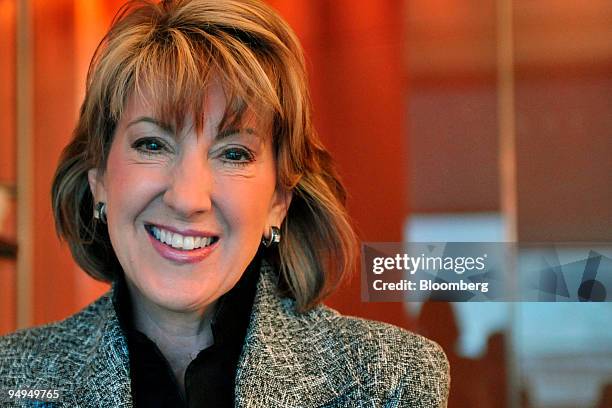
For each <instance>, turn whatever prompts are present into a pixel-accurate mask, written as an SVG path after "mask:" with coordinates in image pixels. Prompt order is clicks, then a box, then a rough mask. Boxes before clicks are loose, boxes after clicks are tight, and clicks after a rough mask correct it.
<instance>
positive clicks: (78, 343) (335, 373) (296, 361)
mask: <svg viewBox="0 0 612 408" xmlns="http://www.w3.org/2000/svg"><path fill="white" fill-rule="evenodd" d="M261 269H262V270H261V272H262V273H261V274H260V278H259V282H258V284H257V293H256V295H255V301H254V305H253V312H252V315H251V321H250V323H249V328H248V330H247V335H246V338H245V343H244V347H243V351H242V354H241V357H240V361H239V364H238V369H237V372H236V388H235V401H236V404H235V405H236V406H237V407H252V408H256V407H262V408H263V407H266V408H277V407H278V408H280V407H304V408H306V407H423V408H434V407H436V408H438V407H445V406H446V400H447V396H448V390H449V366H448V362H447V359H446V357H445V355H444V353H443V351H442V349H441V348H440V347H439V346H438V345H437V344H436V343H434V342H432V341H430V340H427V339H426V338H424V337H421V336H418V335H416V334H413V333H410V332H407V331H405V330H403V329H400V328H397V327H394V326H391V325H388V324H384V323H379V322H373V321H368V320H363V319H359V318H352V317H344V316H341V315H340V314H338V313H337V312H336V311H334V310H332V309H330V308H328V307H326V306H323V305H321V306H318V307H316V308H314V309H313V310H311V311H309V312H307V313H302V314H299V313H297V312H296V311H295V308H294V302H293V301H292V300H291V299H287V298H283V297H281V296H280V295H279V292H278V290H277V285H276V281H277V278H276V274H275V273H274V271H273V270H272V268H271V267H270V266H269V265H268V264H266V263H262V267H261ZM111 299H112V289H111V291H109V292H108V293H107V294H105V295H103V296H102V297H101V298H99V299H98V300H97V301H95V302H94V303H92V304H91V305H89V306H88V307H86V308H85V309H83V310H82V311H80V312H79V313H77V314H75V315H73V316H71V317H69V318H67V319H65V320H63V321H60V322H57V323H53V324H49V325H46V326H42V327H37V328H32V329H27V330H23V331H19V332H16V333H13V334H10V335H7V336H4V337H0V391H2V392H6V391H7V390H8V389H60V390H62V394H61V398H60V399H59V400H57V401H56V402H52V403H46V404H40V403H39V404H36V403H35V402H33V401H21V402H10V403H7V402H6V401H5V402H0V406H2V407H9V406H15V407H17V406H18V407H22V406H27V407H34V406H36V407H41V406H45V407H71V408H73V407H79V408H81V407H82V408H85V407H87V408H93V407H96V408H117V407H125V408H128V407H132V399H131V391H130V373H129V367H130V365H129V356H128V347H127V342H126V338H125V336H124V334H123V332H122V330H121V328H120V326H119V322H118V319H117V315H116V313H115V310H114V307H113V305H112V300H111ZM0 401H1V397H0Z"/></svg>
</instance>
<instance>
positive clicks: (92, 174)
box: [87, 169, 106, 204]
mask: <svg viewBox="0 0 612 408" xmlns="http://www.w3.org/2000/svg"><path fill="white" fill-rule="evenodd" d="M87 181H89V189H90V190H91V194H92V195H93V198H94V204H95V203H98V202H100V201H102V202H106V188H104V175H103V173H102V171H101V170H99V169H89V171H88V172H87Z"/></svg>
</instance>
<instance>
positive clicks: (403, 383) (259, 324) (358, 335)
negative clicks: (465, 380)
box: [251, 279, 450, 407]
mask: <svg viewBox="0 0 612 408" xmlns="http://www.w3.org/2000/svg"><path fill="white" fill-rule="evenodd" d="M262 281H263V282H260V284H261V287H260V290H259V293H258V298H257V300H256V313H255V322H254V323H255V324H254V325H253V331H254V333H252V334H254V335H255V336H256V337H259V338H260V339H261V342H262V343H263V344H264V346H263V347H261V350H259V351H261V352H260V353H259V354H260V355H261V357H262V358H263V359H266V361H251V362H253V363H256V364H261V365H262V366H263V367H266V368H270V369H272V370H273V371H275V372H278V373H284V374H283V375H284V376H286V377H287V378H289V379H288V380H287V381H285V380H283V379H282V376H283V375H280V374H279V375H278V376H277V378H276V381H280V382H282V383H283V387H296V385H295V384H293V383H295V382H299V383H300V384H298V387H300V388H302V389H310V390H311V391H313V392H322V389H323V388H326V387H327V388H329V389H331V390H334V392H336V393H340V394H344V395H353V396H354V401H358V402H363V401H364V400H367V401H378V402H379V403H383V402H384V403H388V402H393V403H395V402H397V404H398V405H397V406H411V407H441V406H445V403H446V399H447V396H448V389H449V381H450V380H449V365H448V360H447V359H446V356H445V354H444V352H443V351H442V349H441V347H440V346H439V345H437V344H436V343H435V342H433V341H431V340H428V339H426V338H425V337H422V336H420V335H417V334H415V333H412V332H409V331H406V330H404V329H401V328H399V327H395V326H392V325H390V324H386V323H382V322H375V321H370V320H365V319H360V318H355V317H347V316H342V315H341V314H339V313H338V312H336V311H335V310H333V309H331V308H329V307H326V306H324V305H320V306H317V307H315V308H313V309H312V310H310V311H308V312H306V313H298V312H297V311H296V310H295V307H294V303H293V301H292V300H291V299H287V298H282V297H281V296H280V295H279V294H278V292H276V291H275V288H274V285H273V282H272V283H271V282H270V281H269V280H268V282H266V279H263V280H262ZM271 365H273V367H270V366H271ZM287 367H291V369H290V370H289V369H287ZM290 371H291V372H290ZM308 381H310V382H311V383H312V384H315V385H312V384H311V385H306V382H308ZM313 387H314V388H316V389H312V388H313ZM330 394H331V392H330ZM302 395H303V394H302ZM347 398H348V397H347ZM351 401H353V400H351ZM354 401H353V402H354ZM404 404H407V405H404ZM349 405H350V404H349Z"/></svg>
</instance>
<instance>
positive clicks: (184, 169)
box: [163, 149, 213, 218]
mask: <svg viewBox="0 0 612 408" xmlns="http://www.w3.org/2000/svg"><path fill="white" fill-rule="evenodd" d="M194 150H196V149H194ZM200 153H201V152H199V151H197V150H196V151H193V152H187V153H184V154H183V155H181V156H182V157H181V158H180V159H179V160H178V161H177V162H176V163H175V165H174V166H173V169H172V173H171V177H170V182H169V185H168V188H167V189H166V191H165V192H164V195H163V200H164V203H165V204H166V205H167V206H168V207H170V208H171V209H172V210H173V211H174V212H176V213H177V215H178V216H180V217H183V218H191V217H193V216H195V215H197V214H200V213H205V212H207V211H209V210H210V209H211V207H212V202H211V188H212V183H213V177H212V172H211V169H210V166H209V164H208V161H207V160H206V158H205V157H204V156H203V155H201V154H200Z"/></svg>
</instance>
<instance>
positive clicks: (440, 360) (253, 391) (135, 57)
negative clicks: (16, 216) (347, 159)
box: [0, 0, 449, 407]
mask: <svg viewBox="0 0 612 408" xmlns="http://www.w3.org/2000/svg"><path fill="white" fill-rule="evenodd" d="M305 78H306V75H305V72H304V61H303V55H302V51H301V49H300V46H299V43H298V42H297V40H296V38H295V36H294V34H293V33H292V31H291V29H290V28H289V27H288V26H287V25H286V23H285V22H284V21H283V20H281V19H280V17H279V16H278V15H277V14H276V13H275V12H274V11H273V10H272V9H270V8H269V7H267V6H266V5H264V4H262V3H260V2H258V1H255V0H243V1H234V0H224V1H218V0H214V1H213V0H175V1H170V0H166V1H162V2H161V3H153V2H150V1H132V2H129V3H127V4H126V6H125V7H124V8H123V9H122V11H121V12H120V13H119V14H118V16H117V17H116V19H115V21H114V23H113V25H112V27H111V29H110V31H109V32H108V34H107V35H106V37H105V38H104V39H103V41H102V42H101V44H100V46H99V47H98V50H97V52H96V54H95V56H94V58H93V60H92V63H91V66H90V70H89V75H88V82H87V92H86V96H85V100H84V102H83V105H82V108H81V112H80V117H79V121H78V124H77V127H76V129H75V134H74V138H73V140H72V142H71V143H70V144H69V145H68V146H67V147H66V149H65V151H64V154H63V156H62V159H61V161H60V164H59V167H58V170H57V173H56V175H55V180H54V183H53V191H52V196H53V208H54V212H55V217H56V226H57V229H58V232H59V234H60V235H61V236H62V237H63V238H64V239H65V240H66V241H67V242H68V244H69V245H70V248H71V250H72V254H73V256H74V258H75V260H76V261H77V262H78V263H79V265H80V266H81V267H82V268H83V269H84V270H85V271H86V272H87V273H89V274H90V275H91V276H93V277H94V278H96V279H100V280H105V281H109V282H111V283H112V289H111V291H110V292H109V293H107V294H106V295H104V296H103V297H101V298H100V299H98V300H97V301H96V302H94V303H93V304H91V305H90V306H89V307H88V308H86V309H84V310H83V311H81V312H80V313H77V314H76V315H74V316H71V317H69V318H68V319H66V320H64V321H62V322H59V323H55V324H51V325H48V326H45V327H41V328H34V329H29V330H25V331H22V332H18V333H15V334H11V335H9V336H6V337H3V338H1V339H0V390H4V389H34V388H41V389H52V390H60V391H61V396H56V397H53V398H59V400H57V401H56V402H59V403H60V404H61V406H70V407H90V406H91V407H93V406H95V407H117V406H125V407H129V406H137V407H159V406H164V407H179V406H188V407H200V406H224V407H225V406H251V407H258V406H261V407H294V406H305V407H315V406H323V405H325V406H331V407H333V406H338V407H340V406H342V407H350V406H363V405H368V406H410V407H440V406H444V405H445V404H446V398H447V393H448V381H449V379H448V363H447V361H446V358H445V356H444V353H443V352H442V351H441V349H440V348H439V346H437V345H436V344H435V343H433V342H430V341H429V340H427V339H424V338H422V337H419V336H417V335H414V334H412V333H409V332H406V331H403V330H401V329H399V328H396V327H393V326H390V325H385V324H382V323H377V322H371V321H366V320H360V319H355V318H348V317H342V316H340V315H339V314H337V313H336V312H335V311H333V310H331V309H329V308H327V307H325V306H323V305H322V304H321V300H322V299H323V298H324V297H325V296H326V295H328V294H329V293H330V292H331V291H332V290H333V289H334V288H335V287H336V286H337V285H338V283H339V282H340V281H341V280H342V278H343V276H345V275H346V274H347V273H348V272H350V271H351V270H352V269H353V267H354V263H355V259H356V257H357V249H356V239H355V235H354V232H353V229H352V228H351V224H350V221H349V219H348V216H347V213H346V209H345V207H344V200H345V195H346V194H345V190H344V187H343V185H342V184H341V182H340V180H339V177H338V175H337V173H336V170H335V168H334V165H333V162H332V160H331V158H330V156H329V154H328V152H327V150H326V149H325V148H324V147H323V145H322V144H321V142H320V141H319V140H318V138H317V137H316V134H315V131H314V129H313V126H312V123H311V114H310V101H309V96H308V91H307V84H306V80H305ZM54 395H55V394H54Z"/></svg>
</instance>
